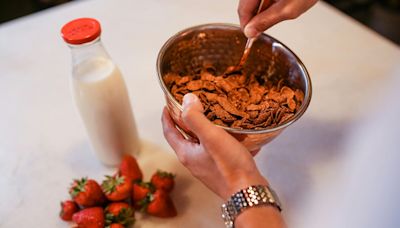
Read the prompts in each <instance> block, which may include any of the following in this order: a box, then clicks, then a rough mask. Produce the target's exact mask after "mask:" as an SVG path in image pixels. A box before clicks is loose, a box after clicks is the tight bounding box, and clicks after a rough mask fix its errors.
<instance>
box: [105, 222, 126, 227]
mask: <svg viewBox="0 0 400 228" xmlns="http://www.w3.org/2000/svg"><path fill="white" fill-rule="evenodd" d="M109 227H110V228H125V226H124V225H122V224H119V223H113V224H111V225H110V226H109Z"/></svg>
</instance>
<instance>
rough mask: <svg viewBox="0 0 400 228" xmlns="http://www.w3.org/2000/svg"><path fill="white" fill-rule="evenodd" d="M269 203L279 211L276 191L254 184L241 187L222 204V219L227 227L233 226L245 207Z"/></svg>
mask: <svg viewBox="0 0 400 228" xmlns="http://www.w3.org/2000/svg"><path fill="white" fill-rule="evenodd" d="M261 205H266V206H267V205H270V206H273V207H276V208H277V209H278V210H279V211H281V210H282V209H281V204H280V202H279V199H278V196H277V195H276V193H275V192H274V191H273V190H272V189H271V188H270V187H268V186H264V185H254V186H250V187H248V188H245V189H242V190H240V191H238V192H236V193H235V194H233V195H232V196H231V198H230V199H229V200H228V202H226V203H225V204H222V206H221V209H222V219H223V220H224V222H225V225H226V227H227V228H233V227H234V221H235V219H236V217H237V216H238V215H239V214H240V213H241V212H242V211H244V210H245V209H246V208H250V207H254V206H261Z"/></svg>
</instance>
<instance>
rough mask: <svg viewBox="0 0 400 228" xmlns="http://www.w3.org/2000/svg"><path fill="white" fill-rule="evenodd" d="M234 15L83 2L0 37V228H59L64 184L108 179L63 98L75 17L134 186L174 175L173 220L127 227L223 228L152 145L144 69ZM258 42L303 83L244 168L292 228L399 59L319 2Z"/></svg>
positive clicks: (215, 205)
mask: <svg viewBox="0 0 400 228" xmlns="http://www.w3.org/2000/svg"><path fill="white" fill-rule="evenodd" d="M236 4H237V2H236V1H230V0H219V1H212V0H203V1H195V0H185V1H183V0H169V1H162V0H147V1H140V2H139V1H130V0H120V1H117V2H116V1H107V0H88V1H78V2H73V3H69V4H65V5H62V6H60V7H55V8H53V9H50V10H45V11H43V12H40V13H38V14H35V15H31V16H28V17H24V18H21V19H18V20H15V21H11V22H9V23H5V24H2V25H0V91H1V93H0V107H1V109H0V173H1V177H0V186H1V187H0V227H5V228H6V227H68V224H66V223H64V222H62V221H61V220H60V219H59V218H58V212H59V202H60V201H61V200H63V199H65V198H67V197H68V194H67V188H68V186H69V183H70V182H71V180H72V179H73V178H77V177H81V176H90V177H92V178H95V179H97V180H101V179H102V176H103V175H104V174H105V173H111V172H113V171H114V170H113V169H111V168H106V167H104V166H102V165H101V164H100V163H99V162H98V160H96V157H95V156H94V154H93V153H92V152H91V151H90V148H89V145H88V141H87V138H86V135H85V132H84V128H83V126H82V123H81V120H80V119H79V116H78V114H77V112H76V108H75V106H74V103H73V101H72V97H71V91H70V77H71V76H70V75H71V74H70V73H71V67H70V53H69V50H68V48H67V46H66V45H65V44H64V42H63V41H62V40H61V38H60V34H59V33H60V28H61V26H62V25H63V24H64V23H65V22H68V21H69V20H71V19H74V18H77V17H95V18H98V19H99V20H100V22H101V23H102V27H103V35H102V39H103V43H104V45H105V46H106V48H107V50H108V51H109V53H110V55H111V56H112V57H113V59H114V60H115V62H116V63H117V64H118V65H119V67H120V68H121V70H122V72H123V74H124V77H125V80H126V82H127V86H128V89H129V92H130V97H131V102H132V105H133V108H134V113H135V118H136V121H137V124H138V129H139V133H140V137H141V140H142V151H141V155H140V157H139V162H140V164H141V165H142V167H143V169H144V172H145V177H146V178H149V177H150V175H151V173H152V171H153V170H154V169H156V168H162V169H166V170H170V171H173V172H176V173H177V175H178V177H177V188H176V190H175V191H174V193H173V198H174V200H175V202H176V203H177V207H178V212H179V216H178V217H176V218H174V219H170V220H163V219H156V218H143V219H139V222H138V223H137V225H136V226H135V227H194V228H196V227H223V226H222V222H221V220H220V210H219V205H220V203H221V201H220V200H219V199H218V198H216V197H215V196H214V195H213V194H212V193H211V192H210V191H209V190H207V189H206V188H205V187H203V186H202V185H201V183H199V182H198V181H196V180H195V179H194V178H192V177H191V176H190V174H189V173H188V172H187V171H186V169H185V168H184V167H182V166H181V165H180V164H179V163H178V161H177V160H176V158H175V155H174V153H173V152H172V150H171V148H170V147H169V146H168V144H167V143H166V141H165V140H164V138H163V136H162V131H161V123H160V121H159V120H160V115H161V111H162V107H163V105H164V100H163V96H162V91H161V89H160V87H159V85H158V82H157V77H156V71H155V61H156V56H157V53H158V50H159V49H160V47H161V46H162V44H163V43H164V42H165V41H166V40H167V39H168V38H169V37H170V36H172V35H173V34H175V33H176V32H178V31H179V30H181V29H184V28H186V27H189V26H192V25H196V24H203V23H211V22H228V23H238V19H237V15H236ZM267 33H268V34H270V35H272V36H274V37H276V38H277V39H279V40H281V41H283V42H284V43H285V44H287V45H288V46H289V47H290V48H291V49H292V50H293V51H294V52H295V53H297V54H298V55H299V57H300V58H301V59H302V60H303V62H304V63H305V65H306V66H307V68H308V70H309V71H310V74H311V76H312V82H313V98H312V101H311V105H310V107H309V110H308V111H307V112H306V114H305V115H304V116H303V117H302V118H301V119H300V120H299V121H298V122H296V123H295V124H294V125H293V126H291V127H289V128H288V129H287V130H286V131H285V132H284V133H283V134H282V135H281V136H280V137H279V138H278V139H276V140H274V141H273V142H272V143H270V144H269V145H267V146H265V147H264V148H263V149H262V151H261V152H260V154H259V155H258V156H257V157H256V160H257V164H258V165H259V167H260V169H261V170H262V172H263V174H265V175H266V176H267V177H268V178H269V180H270V182H271V183H272V185H273V186H274V188H275V189H276V191H277V192H278V193H279V195H280V197H281V199H282V202H283V205H284V207H285V211H284V216H285V218H286V219H287V221H288V224H289V226H291V227H301V224H303V223H302V222H303V220H304V218H305V217H307V215H306V214H307V211H308V210H307V209H308V208H310V209H311V208H312V207H313V205H314V203H313V197H314V196H315V195H318V194H323V193H324V190H323V189H324V188H323V186H325V185H326V184H327V183H328V182H329V178H331V177H332V176H333V174H334V173H336V172H337V171H338V170H340V169H341V164H342V162H344V161H346V160H348V157H349V154H348V153H345V152H343V151H345V150H343V148H345V147H346V145H348V144H351V140H350V142H349V140H347V139H351V137H350V135H351V134H352V129H353V128H354V126H355V123H356V122H357V121H358V119H359V118H360V117H361V116H363V115H364V114H365V112H366V108H365V107H369V106H371V102H372V101H373V98H374V96H375V95H377V94H382V93H385V92H386V91H385V88H386V86H387V85H388V84H390V83H391V78H392V77H394V76H395V75H397V76H398V74H396V72H400V71H399V68H400V49H399V47H397V46H396V45H394V44H392V43H390V42H389V41H387V40H386V39H384V38H382V37H380V36H379V35H377V34H376V33H374V32H372V31H370V30H369V29H367V28H366V27H364V26H362V25H361V24H358V23H357V22H355V21H353V20H352V19H350V18H348V17H347V16H345V15H343V14H341V13H339V12H338V11H336V10H334V9H333V8H331V7H330V6H328V5H326V4H324V3H322V2H320V3H318V4H317V5H316V6H315V7H314V8H313V9H311V10H310V11H309V12H307V13H306V14H305V15H303V16H302V17H301V18H300V19H298V20H293V21H287V22H284V23H281V24H279V25H277V26H275V27H274V28H272V29H270V30H269V31H268V32H267ZM316 213H318V210H317V211H316ZM313 216H318V214H314V215H313Z"/></svg>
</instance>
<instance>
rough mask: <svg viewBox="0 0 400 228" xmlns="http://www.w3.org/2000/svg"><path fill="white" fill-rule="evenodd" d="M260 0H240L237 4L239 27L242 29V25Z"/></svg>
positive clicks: (252, 13)
mask: <svg viewBox="0 0 400 228" xmlns="http://www.w3.org/2000/svg"><path fill="white" fill-rule="evenodd" d="M259 2H260V0H240V1H239V5H238V9H237V11H238V15H239V21H240V27H241V28H242V29H244V26H245V25H246V24H247V23H248V22H249V21H250V19H251V18H252V17H253V16H254V14H255V12H256V11H257V6H258V4H259Z"/></svg>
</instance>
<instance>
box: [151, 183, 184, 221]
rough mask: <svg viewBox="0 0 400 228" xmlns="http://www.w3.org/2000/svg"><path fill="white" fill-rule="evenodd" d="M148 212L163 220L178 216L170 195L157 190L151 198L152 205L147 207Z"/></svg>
mask: <svg viewBox="0 0 400 228" xmlns="http://www.w3.org/2000/svg"><path fill="white" fill-rule="evenodd" d="M146 211H147V213H148V214H150V215H153V216H156V217H161V218H169V217H175V216H176V215H177V212H176V208H175V206H174V203H173V202H172V200H171V198H170V197H169V195H168V193H167V192H165V191H164V190H161V189H158V190H156V191H155V192H154V194H153V195H152V197H150V203H149V205H147V208H146Z"/></svg>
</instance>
